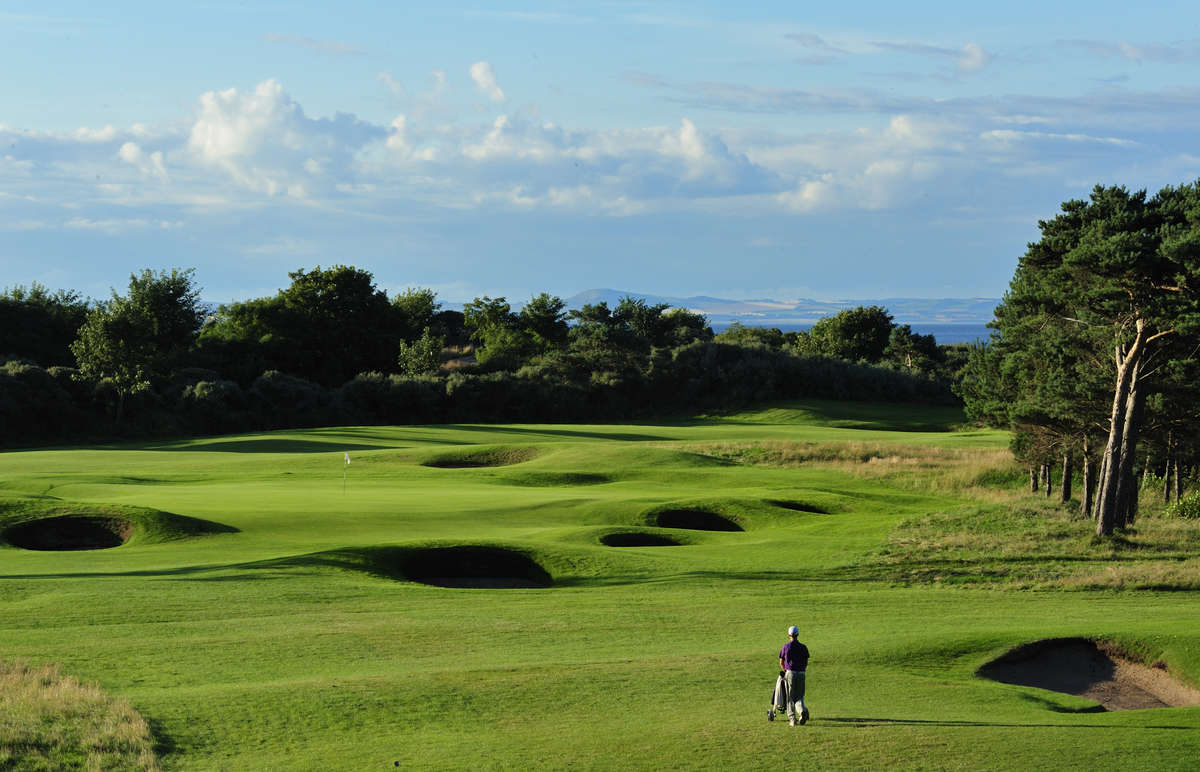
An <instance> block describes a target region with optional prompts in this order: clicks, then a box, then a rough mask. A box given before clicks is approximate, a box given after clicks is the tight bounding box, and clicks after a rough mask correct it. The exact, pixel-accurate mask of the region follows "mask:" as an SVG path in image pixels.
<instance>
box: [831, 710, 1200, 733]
mask: <svg viewBox="0 0 1200 772" xmlns="http://www.w3.org/2000/svg"><path fill="white" fill-rule="evenodd" d="M1101 712H1103V711H1101ZM812 723H814V724H817V723H820V724H840V725H842V726H845V727H847V728H862V727H868V726H947V727H949V726H998V727H1013V728H1016V729H1104V730H1130V729H1154V730H1159V729H1180V730H1187V731H1193V732H1194V731H1195V730H1196V727H1194V726H1176V725H1173V724H1153V725H1142V726H1127V725H1113V724H1040V723H1016V722H1001V721H956V720H952V719H940V720H939V719H923V718H864V717H857V716H853V717H851V716H846V717H842V716H831V717H829V718H821V719H814V720H813V721H812Z"/></svg>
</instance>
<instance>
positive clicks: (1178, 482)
mask: <svg viewBox="0 0 1200 772" xmlns="http://www.w3.org/2000/svg"><path fill="white" fill-rule="evenodd" d="M1174 466H1175V501H1176V502H1178V501H1179V500H1180V499H1182V498H1183V478H1182V477H1180V476H1179V457H1178V456H1176V457H1175V464H1174Z"/></svg>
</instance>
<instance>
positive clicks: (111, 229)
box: [63, 217, 183, 236]
mask: <svg viewBox="0 0 1200 772" xmlns="http://www.w3.org/2000/svg"><path fill="white" fill-rule="evenodd" d="M182 224H183V223H182V222H179V221H168V220H153V219H147V218H144V217H128V218H108V219H102V220H94V219H90V218H87V217H72V218H71V219H69V220H67V221H66V222H64V223H63V227H64V228H69V229H71V230H84V231H98V232H100V233H103V234H105V235H107V236H117V235H120V234H121V233H124V232H126V231H130V230H143V229H146V228H157V229H159V230H170V229H172V228H178V227H180V226H181V225H182Z"/></svg>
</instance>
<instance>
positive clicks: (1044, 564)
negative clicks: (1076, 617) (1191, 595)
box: [870, 495, 1200, 590]
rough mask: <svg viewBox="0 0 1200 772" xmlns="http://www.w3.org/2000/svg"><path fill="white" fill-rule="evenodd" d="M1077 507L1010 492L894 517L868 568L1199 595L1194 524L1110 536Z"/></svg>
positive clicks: (1139, 527) (1147, 525)
mask: <svg viewBox="0 0 1200 772" xmlns="http://www.w3.org/2000/svg"><path fill="white" fill-rule="evenodd" d="M1094 531H1095V524H1094V523H1093V521H1092V520H1090V519H1088V518H1084V517H1081V516H1080V515H1079V514H1078V505H1077V504H1057V503H1049V502H1045V501H1038V500H1036V499H1034V498H1032V497H1026V498H1024V500H1022V499H1021V498H1020V497H1019V496H1016V495H1013V496H1011V500H1010V501H1008V502H1006V503H1001V504H985V505H973V506H967V507H963V508H962V509H960V510H957V511H953V512H938V513H931V514H927V515H923V516H920V517H915V518H909V519H907V520H904V521H902V522H901V523H900V524H898V525H897V526H896V528H895V529H894V530H893V531H892V533H891V534H890V535H889V537H888V539H887V541H886V542H885V543H884V545H883V546H882V547H881V548H880V549H879V551H878V553H877V555H876V558H875V560H874V561H873V563H872V566H871V569H870V572H871V573H874V574H876V575H877V576H880V577H885V578H889V579H891V580H894V581H902V582H906V583H912V582H945V583H952V584H970V585H989V586H992V585H995V586H1000V585H1003V586H1010V587H1017V588H1027V589H1051V588H1058V589H1074V590H1078V589H1144V590H1195V589H1200V523H1195V522H1192V521H1186V520H1177V519H1170V518H1164V517H1162V516H1160V515H1156V514H1151V515H1147V516H1143V517H1141V518H1139V519H1138V521H1137V522H1136V523H1135V524H1134V525H1133V526H1132V527H1130V528H1127V529H1124V530H1121V531H1119V532H1118V533H1117V534H1115V535H1114V536H1113V537H1112V538H1106V539H1097V538H1096V537H1095V536H1094Z"/></svg>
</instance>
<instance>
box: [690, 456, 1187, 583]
mask: <svg viewBox="0 0 1200 772" xmlns="http://www.w3.org/2000/svg"><path fill="white" fill-rule="evenodd" d="M686 449H687V450H689V451H691V452H694V453H699V454H701V455H706V456H711V457H713V458H719V459H722V460H724V461H728V462H732V463H738V464H748V465H769V466H780V467H790V468H797V467H812V468H825V469H831V470H837V471H839V472H843V473H847V474H851V475H854V476H856V477H860V478H866V479H872V480H876V481H879V482H883V483H885V484H887V485H889V486H891V487H895V488H901V489H907V490H913V491H923V492H936V493H940V494H946V495H950V496H954V497H956V498H959V499H960V500H961V501H962V502H963V503H962V506H961V507H958V508H952V509H948V510H946V511H941V512H931V513H927V514H925V515H922V516H919V517H914V518H909V519H907V520H904V521H902V522H900V523H899V524H898V525H897V526H896V527H895V528H894V529H893V530H892V532H891V534H890V535H889V537H888V539H887V541H886V542H885V543H884V544H883V545H882V546H881V547H880V549H879V550H878V551H877V552H876V553H875V554H874V555H872V556H871V558H870V559H869V560H868V561H867V562H864V563H863V564H861V565H859V566H857V567H856V568H854V569H851V573H854V574H856V575H858V576H860V577H862V578H876V579H883V580H885V581H892V582H897V583H902V584H914V583H918V584H920V583H938V584H964V585H976V586H978V585H985V586H1001V585H1003V586H1010V587H1011V586H1015V587H1019V588H1036V589H1050V588H1058V589H1072V590H1075V589H1160V590H1161V589H1170V590H1180V589H1189V590H1190V589H1200V558H1197V557H1196V555H1197V553H1200V521H1196V520H1189V519H1185V518H1179V517H1170V516H1167V513H1166V512H1165V511H1164V506H1163V504H1162V501H1161V497H1158V496H1159V494H1157V488H1155V487H1154V486H1148V487H1147V488H1145V489H1143V491H1142V496H1141V499H1140V511H1141V514H1140V516H1139V517H1138V519H1137V521H1136V522H1135V523H1134V524H1133V525H1132V526H1131V527H1129V528H1126V529H1123V530H1121V531H1120V532H1119V533H1118V534H1117V535H1116V536H1115V537H1114V538H1111V539H1103V540H1097V539H1095V538H1094V536H1093V533H1094V530H1095V527H1094V525H1093V523H1092V521H1091V520H1089V519H1087V518H1084V517H1081V516H1080V514H1079V511H1078V504H1077V503H1073V502H1068V503H1065V504H1064V503H1060V502H1059V500H1058V490H1057V488H1055V490H1054V492H1053V494H1052V495H1051V496H1050V497H1045V496H1044V495H1043V494H1041V493H1038V494H1033V495H1031V494H1030V493H1029V489H1028V487H1027V485H1028V483H1027V479H1026V477H1025V472H1024V470H1022V469H1021V468H1019V466H1018V465H1017V464H1016V462H1015V461H1014V460H1013V458H1012V455H1011V454H1010V453H1009V452H1008V451H1007V450H1005V449H1002V448H961V447H960V448H951V447H936V446H925V445H906V444H895V443H886V442H788V441H764V442H710V443H692V444H690V445H687V446H686Z"/></svg>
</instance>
